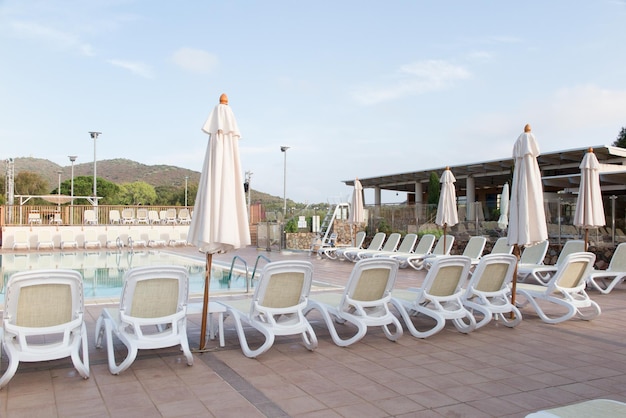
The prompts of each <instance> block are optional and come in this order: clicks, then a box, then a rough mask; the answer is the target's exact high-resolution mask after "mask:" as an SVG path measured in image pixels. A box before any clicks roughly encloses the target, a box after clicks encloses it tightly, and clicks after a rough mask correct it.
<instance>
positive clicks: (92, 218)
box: [83, 209, 96, 224]
mask: <svg viewBox="0 0 626 418" xmlns="http://www.w3.org/2000/svg"><path fill="white" fill-rule="evenodd" d="M83 216H84V222H85V223H86V224H95V223H96V211H95V210H93V209H85V212H84V214H83Z"/></svg>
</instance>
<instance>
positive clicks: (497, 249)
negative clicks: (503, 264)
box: [491, 237, 513, 254]
mask: <svg viewBox="0 0 626 418" xmlns="http://www.w3.org/2000/svg"><path fill="white" fill-rule="evenodd" d="M508 240H509V239H508V238H507V237H500V238H498V239H497V240H496V243H495V244H493V248H492V249H491V254H512V253H513V246H512V245H509V244H508Z"/></svg>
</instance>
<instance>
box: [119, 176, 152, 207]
mask: <svg viewBox="0 0 626 418" xmlns="http://www.w3.org/2000/svg"><path fill="white" fill-rule="evenodd" d="M119 199H120V200H121V203H123V204H126V205H152V204H154V203H155V202H156V200H157V194H156V191H155V190H154V187H153V186H151V185H150V184H148V183H146V182H145V181H135V182H132V183H124V184H122V185H121V186H120V195H119Z"/></svg>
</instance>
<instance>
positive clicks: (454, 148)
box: [0, 0, 626, 203]
mask: <svg viewBox="0 0 626 418" xmlns="http://www.w3.org/2000/svg"><path fill="white" fill-rule="evenodd" d="M624 22H626V2H625V1H618V0H597V1H593V0H589V1H580V0H576V1H572V0H549V1H546V0H530V1H524V2H509V1H495V0H494V1H467V0H448V1H446V0H444V1H429V2H427V1H418V0H414V1H393V0H390V1H384V2H383V1H367V0H345V1H327V0H317V1H315V2H303V1H272V0H266V1H221V2H216V1H180V2H174V1H160V0H158V1H157V0H89V1H84V0H39V1H37V0H2V1H0V62H1V64H0V97H1V99H0V138H1V146H0V158H2V159H3V160H4V159H6V158H8V157H27V156H32V157H38V158H48V159H50V160H52V161H54V162H56V163H58V164H62V165H66V166H69V164H70V163H69V160H68V158H67V156H68V155H72V154H73V155H78V162H82V163H85V162H93V141H92V140H91V139H90V138H89V135H88V133H87V132H88V131H100V132H102V135H101V136H100V138H99V139H98V143H97V156H98V160H102V159H113V158H129V159H132V160H136V161H139V162H141V163H144V164H171V165H176V166H180V167H185V168H189V169H193V170H197V171H200V170H201V168H202V162H203V158H204V153H205V150H206V145H207V140H208V137H207V136H206V135H205V134H203V133H202V132H201V130H200V128H201V126H202V125H203V123H204V121H205V119H206V117H207V116H208V114H209V113H210V111H211V110H212V108H213V107H214V106H215V105H216V104H217V103H218V100H219V96H220V94H221V93H227V94H228V96H229V98H230V105H231V107H232V109H233V111H234V113H235V115H236V117H237V121H238V124H239V127H240V129H241V132H242V139H241V142H240V147H241V148H240V149H241V159H242V166H243V168H244V170H245V171H251V172H253V175H252V187H253V188H255V189H258V190H261V191H263V192H267V193H271V194H273V195H276V196H281V197H282V196H283V169H284V165H283V164H284V160H283V157H284V155H283V153H281V151H280V146H281V145H285V146H289V147H291V148H290V149H289V150H288V151H287V163H286V166H287V197H288V198H289V199H293V200H296V201H298V202H310V203H316V202H326V201H328V202H336V201H337V200H339V199H342V198H343V199H348V198H349V195H350V193H351V189H350V188H349V187H347V186H345V185H344V184H343V183H342V180H348V179H354V178H355V177H361V178H366V177H372V176H379V175H387V174H394V173H404V172H411V171H416V170H426V169H431V168H439V167H444V166H446V165H454V164H466V163H472V162H475V161H482V160H492V159H499V158H507V157H509V156H510V155H511V151H512V147H513V143H514V142H515V139H516V138H517V136H518V135H519V134H520V133H521V132H522V130H523V127H524V125H525V124H526V123H530V124H531V125H532V127H533V132H534V133H535V135H536V137H537V140H538V142H539V145H540V147H541V150H542V151H544V152H547V151H555V150H559V149H571V148H578V147H586V146H591V145H609V144H611V143H612V142H613V141H614V140H615V139H616V137H617V135H618V133H619V131H620V129H621V128H622V127H623V126H626V117H625V115H626V76H625V69H626V54H624V50H625V46H624V45H626V25H624ZM103 174H104V173H100V172H98V175H103ZM372 196H373V194H372V193H371V192H370V191H366V199H365V200H366V203H373V197H372ZM402 199H404V196H398V197H396V196H395V193H394V194H389V195H385V194H384V195H383V202H384V203H388V202H394V201H400V200H402Z"/></svg>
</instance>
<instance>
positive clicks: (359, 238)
mask: <svg viewBox="0 0 626 418" xmlns="http://www.w3.org/2000/svg"><path fill="white" fill-rule="evenodd" d="M366 235H367V234H366V233H365V231H359V232H357V233H356V236H355V237H354V246H355V247H356V248H361V246H363V242H364V241H365V236H366Z"/></svg>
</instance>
